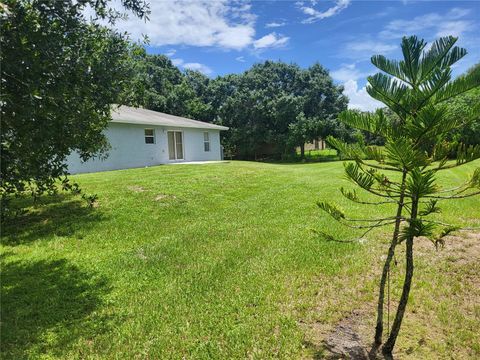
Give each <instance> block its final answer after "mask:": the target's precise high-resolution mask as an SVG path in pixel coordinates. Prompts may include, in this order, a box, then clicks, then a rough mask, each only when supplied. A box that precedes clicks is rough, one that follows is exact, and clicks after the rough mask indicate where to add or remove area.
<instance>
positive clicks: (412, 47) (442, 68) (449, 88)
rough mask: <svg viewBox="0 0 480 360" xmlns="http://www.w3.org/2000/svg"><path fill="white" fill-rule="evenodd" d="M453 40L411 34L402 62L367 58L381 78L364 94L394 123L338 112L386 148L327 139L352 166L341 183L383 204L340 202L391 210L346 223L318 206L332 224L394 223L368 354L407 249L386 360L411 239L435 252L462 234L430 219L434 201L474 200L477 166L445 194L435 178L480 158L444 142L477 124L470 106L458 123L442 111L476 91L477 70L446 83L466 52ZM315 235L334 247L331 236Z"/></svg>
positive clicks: (479, 183)
mask: <svg viewBox="0 0 480 360" xmlns="http://www.w3.org/2000/svg"><path fill="white" fill-rule="evenodd" d="M456 42H457V38H455V37H452V36H448V37H444V38H441V39H438V40H437V41H435V42H434V43H433V45H432V46H431V47H430V49H429V50H425V49H426V45H427V44H426V42H425V41H424V40H420V39H418V38H417V37H415V36H411V37H404V38H403V40H402V44H401V48H402V53H403V60H400V61H397V60H389V59H386V58H385V57H384V56H381V55H377V56H373V57H372V63H373V64H374V65H375V66H376V67H378V68H379V69H380V70H381V71H383V73H378V74H376V75H374V76H371V77H369V78H368V86H367V91H368V93H369V94H370V96H372V97H373V98H375V99H376V100H378V101H381V102H383V103H384V104H385V105H386V106H387V107H388V108H389V109H390V110H391V111H392V112H393V113H394V114H396V116H397V118H398V119H399V120H398V121H397V120H395V121H393V120H389V118H387V117H386V116H385V115H384V112H383V110H377V111H376V112H375V113H369V114H359V113H358V112H356V111H350V110H347V111H344V112H343V113H341V114H340V120H341V121H342V122H343V123H345V124H346V125H348V126H350V127H353V128H355V129H359V130H362V131H365V132H368V133H370V134H372V135H380V136H382V137H383V138H384V139H385V147H384V149H380V148H375V147H369V146H364V145H360V144H347V143H344V142H342V141H340V140H338V139H335V138H333V137H329V138H328V139H327V141H328V142H329V144H330V145H331V146H332V147H334V148H336V149H337V150H338V151H339V152H340V153H341V154H342V155H343V157H344V158H347V159H351V160H352V161H350V162H347V163H345V175H346V178H347V179H348V180H349V181H350V182H352V183H353V184H354V185H355V186H357V187H358V188H360V190H361V191H362V192H365V193H366V195H369V196H370V197H372V196H373V197H377V198H381V199H380V200H378V201H372V200H371V199H370V198H366V199H365V200H363V199H361V198H360V196H359V195H358V194H357V192H356V191H355V190H348V189H344V188H342V189H341V193H342V195H343V196H344V197H345V198H346V199H348V200H350V201H352V202H355V203H357V204H364V205H380V204H385V203H392V204H394V205H395V206H396V210H395V213H394V214H393V215H392V216H386V217H384V218H380V219H375V218H373V219H371V218H368V217H367V218H364V219H358V218H349V217H348V216H347V215H346V214H345V213H344V212H343V211H341V210H340V209H339V208H338V207H337V206H336V205H334V204H331V203H328V202H318V203H317V204H318V206H319V208H320V209H322V210H323V211H325V212H326V213H327V214H329V215H330V216H331V217H333V218H334V219H335V220H336V221H338V222H340V223H342V224H344V225H346V226H348V227H350V228H354V229H367V230H366V232H365V233H364V235H365V234H366V233H368V232H369V231H371V230H372V229H374V228H377V227H383V226H388V225H392V224H393V225H394V228H393V233H392V238H391V241H390V246H389V249H388V253H387V257H386V260H385V263H384V265H383V270H382V276H381V279H380V286H379V295H378V303H377V322H376V328H375V346H374V350H377V349H378V348H379V347H380V345H382V342H383V330H384V328H383V309H384V298H385V286H386V280H387V276H388V273H389V269H390V264H391V261H392V259H393V258H394V255H395V249H396V247H397V246H398V245H399V244H403V243H404V244H405V247H406V255H405V256H406V258H405V267H406V269H405V270H406V272H405V278H404V281H403V289H402V294H401V297H400V300H399V303H398V307H397V311H396V315H395V319H394V321H393V324H392V327H391V329H389V335H388V338H387V340H386V341H385V343H384V344H383V347H382V352H383V354H384V355H385V356H386V357H387V358H390V357H391V356H392V352H393V349H394V346H395V342H396V340H397V336H398V334H399V331H400V327H401V324H402V320H403V316H404V313H405V310H406V306H407V302H408V296H409V293H410V288H411V284H412V279H413V269H414V257H413V245H414V239H416V238H418V237H420V236H422V237H427V238H429V239H430V240H431V241H432V242H433V243H434V244H435V246H436V247H438V246H441V245H442V244H443V241H444V237H445V236H448V235H449V234H451V233H452V232H454V231H457V230H461V229H460V228H459V227H458V226H456V225H452V224H445V223H442V222H440V221H437V220H434V219H431V217H432V216H434V215H435V214H437V213H439V212H440V211H441V209H440V207H439V202H440V201H444V200H453V199H460V198H466V197H471V196H475V195H478V194H480V168H477V169H476V170H475V171H474V173H473V175H472V177H471V178H470V179H469V180H467V181H465V182H464V184H462V185H460V186H458V187H456V188H450V189H444V188H442V187H441V186H440V184H439V182H438V179H437V174H438V172H440V171H443V170H445V169H452V168H455V167H458V166H462V165H464V164H467V163H470V162H472V161H474V160H476V159H478V158H480V145H468V146H467V145H463V144H458V143H457V144H453V143H449V142H448V139H449V133H450V132H451V131H452V130H454V129H457V128H458V127H460V126H462V125H463V124H465V123H469V122H471V121H473V119H475V118H478V116H479V113H480V107H479V106H473V107H472V109H470V110H469V111H467V112H465V113H466V114H467V115H465V116H464V117H463V118H458V117H457V116H455V115H454V114H453V113H452V112H450V111H447V108H446V106H445V102H446V101H447V100H449V99H452V98H454V97H456V96H458V95H461V94H462V93H464V92H466V91H469V90H471V89H474V88H478V87H479V86H480V67H477V68H475V69H473V70H472V71H470V72H469V73H467V74H466V75H463V76H461V77H459V78H457V79H455V80H452V79H451V66H452V65H453V64H455V63H456V62H457V61H459V60H460V59H461V58H462V57H463V56H465V55H466V53H467V52H466V50H465V49H462V48H459V47H456V46H455V43H456ZM452 154H453V156H452ZM452 157H453V159H452ZM365 159H370V160H368V161H367V160H365ZM359 223H360V225H358V224H359ZM318 233H319V234H320V235H321V236H323V237H324V238H325V239H327V240H329V241H334V237H333V236H332V235H329V234H325V233H324V232H322V231H319V232H318ZM362 236H363V235H362Z"/></svg>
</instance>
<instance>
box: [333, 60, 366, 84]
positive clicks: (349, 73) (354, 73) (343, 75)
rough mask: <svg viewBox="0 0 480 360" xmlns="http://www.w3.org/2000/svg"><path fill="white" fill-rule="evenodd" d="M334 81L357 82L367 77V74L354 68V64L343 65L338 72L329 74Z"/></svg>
mask: <svg viewBox="0 0 480 360" xmlns="http://www.w3.org/2000/svg"><path fill="white" fill-rule="evenodd" d="M330 75H331V76H332V78H333V79H334V80H337V81H340V82H346V81H348V80H358V79H360V78H364V77H366V76H368V75H369V73H366V72H362V71H360V70H358V69H357V68H356V67H355V64H343V65H342V67H341V68H340V69H338V70H335V71H332V72H330Z"/></svg>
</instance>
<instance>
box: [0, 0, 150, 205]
mask: <svg viewBox="0 0 480 360" xmlns="http://www.w3.org/2000/svg"><path fill="white" fill-rule="evenodd" d="M109 3H110V0H77V1H56V0H7V1H3V2H2V5H1V10H0V11H1V16H2V19H1V25H0V26H1V34H2V36H1V48H2V51H1V58H0V61H1V64H2V66H1V104H2V108H1V128H2V132H1V151H2V163H1V184H0V191H1V194H2V198H3V199H4V200H5V199H6V197H7V196H8V195H9V194H12V193H15V194H19V193H22V192H25V191H30V192H31V193H32V194H34V195H38V194H41V193H42V192H45V191H53V190H54V189H55V183H56V181H57V180H58V179H61V178H62V179H64V184H65V185H67V184H68V182H66V180H65V179H66V175H67V169H66V166H65V164H64V162H65V158H66V156H67V155H68V154H69V153H71V152H72V151H78V153H79V154H80V156H81V158H82V159H84V160H85V159H88V158H90V157H92V156H94V155H95V154H97V153H99V152H101V151H102V150H105V149H106V148H107V146H108V144H107V141H106V139H105V137H104V135H103V134H102V130H104V129H105V127H106V126H107V124H108V121H109V119H110V109H111V104H113V103H116V102H118V100H119V96H120V94H121V92H122V88H123V86H124V84H125V82H126V80H127V79H128V78H129V76H130V66H129V64H130V58H129V52H130V43H129V41H128V39H127V37H126V35H125V34H122V33H119V32H117V31H115V30H112V29H111V27H105V26H101V25H100V24H99V21H96V20H98V19H99V20H101V21H102V22H103V23H105V22H109V23H114V22H115V21H116V20H117V19H118V18H119V17H121V16H122V14H121V13H119V12H118V11H115V10H113V9H112V8H111V7H110V6H109V5H110V4H109ZM120 3H121V4H122V5H123V7H124V8H125V9H128V10H130V11H131V12H132V13H133V14H135V15H136V16H139V17H142V18H143V17H146V15H147V13H148V6H147V5H146V4H145V3H144V2H143V1H142V0H122V1H121V2H120ZM87 7H88V8H89V9H90V10H91V11H90V13H91V14H93V15H92V18H90V17H89V18H87V15H85V14H86V8H87ZM2 203H4V202H2Z"/></svg>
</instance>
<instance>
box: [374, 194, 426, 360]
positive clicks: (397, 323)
mask: <svg viewBox="0 0 480 360" xmlns="http://www.w3.org/2000/svg"><path fill="white" fill-rule="evenodd" d="M417 211H418V199H412V213H411V217H410V221H411V222H412V221H415V220H416V219H417ZM410 226H411V225H410ZM413 239H414V237H413V236H408V237H407V239H406V243H407V245H406V246H407V249H406V254H405V259H406V265H405V267H406V272H405V280H404V282H403V289H402V295H401V296H400V302H399V304H398V307H397V313H396V314H395V320H393V325H392V331H391V332H390V336H389V337H388V340H387V341H386V342H385V345H383V348H382V352H383V354H384V355H385V357H388V358H391V357H392V352H393V348H394V347H395V342H396V341H397V337H398V333H399V332H400V327H401V325H402V321H403V316H404V315H405V309H406V307H407V303H408V296H409V295H410V288H411V286H412V278H413Z"/></svg>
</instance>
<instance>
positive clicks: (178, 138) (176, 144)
mask: <svg viewBox="0 0 480 360" xmlns="http://www.w3.org/2000/svg"><path fill="white" fill-rule="evenodd" d="M168 158H169V159H170V160H183V133H182V132H181V131H168Z"/></svg>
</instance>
